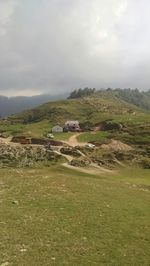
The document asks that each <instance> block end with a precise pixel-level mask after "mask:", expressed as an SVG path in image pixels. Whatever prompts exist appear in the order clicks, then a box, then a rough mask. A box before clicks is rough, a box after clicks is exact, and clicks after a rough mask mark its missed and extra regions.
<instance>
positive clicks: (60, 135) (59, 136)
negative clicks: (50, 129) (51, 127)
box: [53, 132, 75, 141]
mask: <svg viewBox="0 0 150 266" xmlns="http://www.w3.org/2000/svg"><path fill="white" fill-rule="evenodd" d="M74 134H75V133H74V132H62V133H53V135H54V140H62V141H63V140H64V141H65V140H68V139H69V138H70V137H71V136H73V135H74Z"/></svg>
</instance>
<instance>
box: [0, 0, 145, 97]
mask: <svg viewBox="0 0 150 266" xmlns="http://www.w3.org/2000/svg"><path fill="white" fill-rule="evenodd" d="M2 2H3V1H2ZM6 2H7V5H3V12H4V14H5V15H4V16H3V23H2V22H0V33H2V34H0V58H1V60H0V94H1V93H3V94H9V93H10V94H15V93H16V94H17V93H19V91H20V92H21V93H22V94H28V93H29V92H30V93H33V94H35V93H36V92H51V93H56V92H57V93H58V92H59V91H60V92H62V91H63V90H65V91H67V90H68V91H69V90H72V89H74V88H78V87H84V86H92V87H98V88H100V87H107V86H111V87H130V86H131V87H140V88H143V89H146V88H149V75H148V69H149V68H150V53H149V44H150V37H149V36H150V34H149V29H148V27H147V26H148V23H149V12H148V10H149V8H150V3H149V2H148V0H143V1H139V0H137V1H135V0H113V1H112V0H105V1H99V0H93V1H91V0H82V1H81V0H76V1H75V0H51V1H49V0H44V1H39V0H37V1H34V0H30V1H29V0H26V1H25V0H6ZM6 2H5V3H6ZM141 10H142V12H141ZM1 12H2V11H1ZM6 18H7V19H6Z"/></svg>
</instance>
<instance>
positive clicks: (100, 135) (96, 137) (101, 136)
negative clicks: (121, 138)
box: [77, 131, 109, 142]
mask: <svg viewBox="0 0 150 266" xmlns="http://www.w3.org/2000/svg"><path fill="white" fill-rule="evenodd" d="M108 136H109V133H108V132H104V131H101V132H94V134H93V133H91V132H86V133H83V134H81V135H79V136H78V137H77V139H78V141H80V142H90V141H91V142H92V141H96V142H102V141H104V140H106V139H107V137H108Z"/></svg>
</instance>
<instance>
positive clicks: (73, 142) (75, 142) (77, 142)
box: [64, 133, 87, 147]
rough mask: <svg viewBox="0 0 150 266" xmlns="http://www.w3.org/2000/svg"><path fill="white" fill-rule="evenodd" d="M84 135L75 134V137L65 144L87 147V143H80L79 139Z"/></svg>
mask: <svg viewBox="0 0 150 266" xmlns="http://www.w3.org/2000/svg"><path fill="white" fill-rule="evenodd" d="M81 134H83V133H75V134H74V135H73V136H71V137H70V138H69V139H68V140H67V141H64V143H66V144H68V145H70V146H72V147H75V146H85V145H86V144H87V143H86V142H79V141H78V139H77V137H78V136H80V135H81Z"/></svg>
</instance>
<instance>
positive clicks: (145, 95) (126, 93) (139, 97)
mask: <svg viewBox="0 0 150 266" xmlns="http://www.w3.org/2000/svg"><path fill="white" fill-rule="evenodd" d="M95 92H98V94H99V97H100V95H101V93H103V92H104V93H106V94H107V92H109V93H112V95H114V96H116V97H118V98H120V99H122V100H124V101H126V102H128V103H130V104H134V105H136V106H138V107H140V108H144V109H147V110H150V89H149V90H148V91H139V90H138V89H130V88H129V89H120V88H118V89H112V88H108V89H98V90H96V89H95V88H94V89H91V88H88V87H87V88H84V89H78V90H74V91H73V92H71V93H70V95H69V97H68V99H77V98H81V97H85V96H89V95H91V94H94V93H95Z"/></svg>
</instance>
